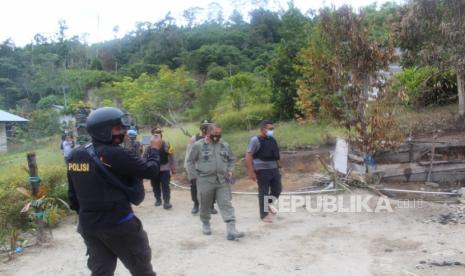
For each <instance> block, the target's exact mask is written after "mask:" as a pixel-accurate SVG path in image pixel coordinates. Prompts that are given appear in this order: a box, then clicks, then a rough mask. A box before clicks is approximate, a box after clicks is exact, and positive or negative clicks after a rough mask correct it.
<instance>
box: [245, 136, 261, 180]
mask: <svg viewBox="0 0 465 276" xmlns="http://www.w3.org/2000/svg"><path fill="white" fill-rule="evenodd" d="M259 145H260V143H259V142H258V139H257V138H255V137H253V138H252V139H250V142H249V145H248V146H247V151H246V153H245V166H246V168H247V174H248V175H249V177H250V179H252V180H253V181H257V175H256V174H255V170H254V168H253V154H254V153H255V152H257V151H258V149H259V148H258V147H259Z"/></svg>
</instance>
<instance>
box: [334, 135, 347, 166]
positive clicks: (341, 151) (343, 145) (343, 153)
mask: <svg viewBox="0 0 465 276" xmlns="http://www.w3.org/2000/svg"><path fill="white" fill-rule="evenodd" d="M348 156H349V144H348V143H347V142H346V141H345V140H344V139H342V138H337V140H336V148H335V150H334V156H333V165H334V169H335V170H336V171H337V172H340V173H343V174H347V162H348Z"/></svg>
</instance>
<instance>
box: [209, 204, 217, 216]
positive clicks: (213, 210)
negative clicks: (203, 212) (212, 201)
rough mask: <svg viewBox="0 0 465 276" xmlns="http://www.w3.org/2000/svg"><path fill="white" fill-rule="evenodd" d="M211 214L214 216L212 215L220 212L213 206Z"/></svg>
mask: <svg viewBox="0 0 465 276" xmlns="http://www.w3.org/2000/svg"><path fill="white" fill-rule="evenodd" d="M210 214H212V215H216V214H218V211H217V210H216V209H215V207H213V206H212V208H211V210H210Z"/></svg>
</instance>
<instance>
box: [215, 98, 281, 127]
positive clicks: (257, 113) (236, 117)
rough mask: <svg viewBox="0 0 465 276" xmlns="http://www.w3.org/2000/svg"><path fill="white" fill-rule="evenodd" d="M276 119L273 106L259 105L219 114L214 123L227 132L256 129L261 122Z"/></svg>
mask: <svg viewBox="0 0 465 276" xmlns="http://www.w3.org/2000/svg"><path fill="white" fill-rule="evenodd" d="M274 117H275V115H274V111H273V105H272V104H257V105H253V106H247V107H244V108H242V109H241V110H239V111H226V112H224V113H219V112H218V113H217V114H216V115H215V116H214V118H213V121H214V122H216V123H218V124H219V125H220V126H222V127H223V129H224V130H225V131H229V130H231V129H243V130H250V129H256V128H257V126H258V124H259V123H260V121H262V120H264V119H273V118H274Z"/></svg>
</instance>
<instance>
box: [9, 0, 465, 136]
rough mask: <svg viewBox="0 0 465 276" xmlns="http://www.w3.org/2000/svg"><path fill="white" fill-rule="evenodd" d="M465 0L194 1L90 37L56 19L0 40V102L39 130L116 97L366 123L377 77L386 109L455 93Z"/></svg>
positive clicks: (227, 117) (255, 116)
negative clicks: (335, 3)
mask: <svg viewBox="0 0 465 276" xmlns="http://www.w3.org/2000/svg"><path fill="white" fill-rule="evenodd" d="M463 5H464V4H463V3H461V2H460V1H451V0H441V1H421V0H413V1H409V2H408V3H407V4H404V5H398V4H395V3H389V2H388V3H384V4H382V5H377V4H372V5H369V6H366V7H363V8H360V9H357V10H356V9H353V8H351V7H350V6H342V7H339V8H335V7H327V8H323V9H321V10H319V11H301V10H299V9H298V8H297V7H295V6H294V5H293V4H292V2H289V4H288V7H287V8H286V9H285V10H281V11H271V10H267V9H264V8H256V9H253V10H251V11H250V12H249V14H248V15H243V14H240V13H239V12H237V11H235V12H234V13H233V14H232V15H231V16H230V17H229V18H223V17H222V13H221V11H216V13H214V12H215V11H211V12H210V16H209V18H208V19H205V20H204V21H203V22H201V23H196V24H194V22H198V20H195V19H196V16H197V14H196V12H197V10H196V9H195V8H191V9H188V10H186V11H184V13H183V14H184V17H185V19H186V21H187V22H188V24H186V25H185V26H179V25H178V24H177V22H176V19H175V18H173V17H172V16H171V15H170V14H169V13H168V14H167V15H166V17H165V18H163V19H162V20H159V21H156V22H140V23H137V24H136V26H135V28H134V30H133V31H132V32H130V33H127V34H125V35H124V37H123V38H115V39H113V40H111V41H106V42H102V43H98V44H92V45H88V44H87V43H85V42H84V41H83V40H82V39H81V38H80V37H78V36H69V35H68V33H67V28H68V26H67V23H66V21H64V20H63V21H60V22H58V24H57V31H56V34H55V35H54V36H52V37H47V36H44V35H41V34H36V35H35V36H34V38H33V42H32V43H30V44H28V45H25V46H24V47H16V46H15V44H14V41H13V40H6V41H3V42H2V43H1V44H0V109H3V110H7V111H11V112H14V113H15V114H18V115H21V116H24V117H26V118H29V119H30V120H32V122H33V123H32V124H30V126H31V127H32V128H33V129H34V130H35V133H36V134H37V133H39V134H41V135H51V134H53V133H57V132H59V129H60V125H59V122H57V120H56V116H57V115H56V114H54V113H53V112H52V111H51V110H50V108H51V106H53V105H62V106H64V111H63V112H64V113H66V114H73V113H74V112H75V111H76V109H77V108H78V107H80V106H90V107H92V108H96V107H99V106H115V107H119V108H122V109H123V110H125V111H126V112H128V113H130V114H131V115H132V116H133V118H135V120H136V121H137V123H138V124H140V125H155V124H166V121H167V119H168V120H169V119H176V120H177V121H198V120H200V119H203V118H209V119H212V120H214V121H216V122H218V123H220V124H222V125H225V127H226V128H227V129H234V128H242V129H245V128H248V127H250V126H254V125H255V124H256V122H258V121H259V120H261V119H263V118H272V119H274V120H281V121H286V120H294V119H297V120H311V121H316V122H321V121H326V120H330V121H336V122H338V123H340V124H341V125H342V126H346V127H347V128H349V129H350V128H353V127H354V126H355V127H356V126H357V125H361V127H360V128H362V129H361V130H360V131H361V132H364V131H365V130H363V128H364V127H363V125H364V123H363V122H362V123H361V124H360V122H361V121H364V120H365V119H366V118H360V112H361V110H360V108H362V107H361V106H360V104H359V105H356V104H355V105H354V103H355V102H359V103H360V102H365V101H372V100H373V96H370V95H371V94H370V93H368V92H369V91H371V90H372V89H373V88H374V89H376V91H377V92H376V93H375V94H376V96H375V98H376V101H373V102H378V101H379V102H382V104H381V106H382V107H383V108H384V109H386V107H387V106H390V104H392V105H397V106H399V105H400V106H403V107H407V108H411V109H416V108H420V107H425V106H430V105H446V104H450V103H455V102H457V101H458V99H459V98H460V99H462V98H463V97H461V93H458V90H459V91H462V94H463V88H462V89H461V87H462V86H463V77H464V73H463V72H464V69H463V68H462V67H463V60H464V59H463V55H464V54H463V53H464V50H463V47H464V46H463V45H465V44H464V43H463V42H464V37H463V36H464V34H463V32H462V31H455V30H462V29H463V25H464V21H463V18H462V17H461V15H460V14H458V13H457V12H456V11H457V10H460V9H457V6H460V7H462V6H463ZM462 8H463V7H462ZM246 17H247V18H248V20H247V21H246V20H244V18H246ZM114 32H115V37H116V33H117V32H118V29H117V28H116V27H115V29H114ZM391 64H400V65H402V68H403V70H402V71H400V72H396V74H395V75H394V76H393V78H389V81H386V80H387V79H388V78H385V77H383V74H380V72H385V71H388V70H389V66H390V65H391ZM384 75H385V74H384ZM457 81H459V85H457ZM369 87H370V88H369ZM370 89H371V90H370ZM389 95H391V97H389ZM392 95H394V97H392ZM360 97H361V98H360ZM393 98H394V99H395V102H393V100H392V99H393ZM459 102H460V101H459ZM462 102H463V101H462ZM386 103H389V104H386ZM370 106H371V107H370V108H371V109H373V110H374V111H373V110H372V111H373V112H375V111H376V112H381V111H380V109H379V108H380V105H378V106H377V105H376V104H373V105H370ZM376 108H378V109H376ZM386 112H388V113H389V112H390V111H386ZM459 112H460V114H461V115H463V112H465V111H464V110H463V108H459ZM362 113H366V114H369V113H370V112H368V113H367V112H362ZM357 114H359V115H357ZM389 114H390V113H389ZM366 116H369V115H366ZM386 123H389V122H386ZM16 131H17V135H20V134H21V129H19V128H18V129H17V130H16ZM23 132H24V131H23ZM365 132H366V131H365Z"/></svg>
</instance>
